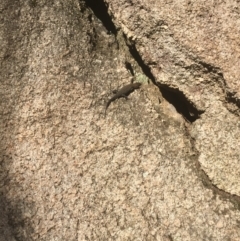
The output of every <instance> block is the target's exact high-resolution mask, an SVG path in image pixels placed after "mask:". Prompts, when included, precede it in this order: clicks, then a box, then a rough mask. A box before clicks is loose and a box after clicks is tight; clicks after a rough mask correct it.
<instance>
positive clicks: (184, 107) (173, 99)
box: [157, 83, 204, 123]
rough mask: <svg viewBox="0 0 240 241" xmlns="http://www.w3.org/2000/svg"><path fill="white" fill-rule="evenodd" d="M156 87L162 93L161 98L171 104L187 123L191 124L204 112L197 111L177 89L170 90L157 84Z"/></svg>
mask: <svg viewBox="0 0 240 241" xmlns="http://www.w3.org/2000/svg"><path fill="white" fill-rule="evenodd" d="M157 86H158V87H159V89H160V90H161V92H162V95H163V97H164V98H165V99H166V100H167V101H168V102H169V103H171V104H172V105H173V106H174V107H175V108H176V110H177V112H178V113H180V114H181V115H182V116H183V117H184V118H185V119H186V120H187V121H189V122H191V123H193V122H194V121H195V120H197V119H198V118H200V115H201V114H202V113H203V112H204V111H199V110H198V109H197V108H196V107H195V106H194V104H193V103H191V102H190V101H189V100H188V99H187V98H186V96H185V95H184V94H183V92H181V91H180V90H178V89H174V88H170V87H169V86H167V85H164V84H161V83H157Z"/></svg>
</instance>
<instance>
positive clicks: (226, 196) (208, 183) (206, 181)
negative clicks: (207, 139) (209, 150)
mask: <svg viewBox="0 0 240 241" xmlns="http://www.w3.org/2000/svg"><path fill="white" fill-rule="evenodd" d="M188 136H189V139H190V141H191V143H192V147H193V150H194V152H195V153H196V155H193V156H192V160H193V162H192V163H193V164H194V166H193V170H194V172H195V173H196V175H197V176H198V177H199V178H200V180H201V181H202V183H203V185H204V186H205V187H206V188H208V189H210V190H212V191H213V194H214V196H216V195H219V196H220V197H221V199H223V200H229V201H230V202H232V203H233V205H234V207H235V208H236V209H238V210H240V197H239V196H238V195H236V194H231V193H229V192H227V191H225V190H223V189H221V188H219V187H217V185H215V184H213V182H212V180H211V179H210V177H209V176H208V175H207V173H206V172H205V171H204V170H203V169H202V167H201V164H200V162H199V161H198V156H199V152H198V151H197V149H196V148H195V140H194V139H193V138H192V137H191V136H190V135H188Z"/></svg>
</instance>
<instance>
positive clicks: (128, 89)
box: [105, 82, 142, 115]
mask: <svg viewBox="0 0 240 241" xmlns="http://www.w3.org/2000/svg"><path fill="white" fill-rule="evenodd" d="M141 85H142V84H141V83H139V82H136V83H131V84H128V85H125V86H123V87H122V88H121V89H120V90H119V91H118V92H117V93H116V94H115V95H114V96H113V97H112V98H111V99H109V100H108V102H107V104H106V109H105V115H106V111H107V108H108V107H109V105H110V104H111V103H112V102H113V101H114V100H116V99H119V98H122V97H125V98H127V97H128V95H130V94H131V93H132V92H133V91H134V90H136V89H139V88H140V86H141Z"/></svg>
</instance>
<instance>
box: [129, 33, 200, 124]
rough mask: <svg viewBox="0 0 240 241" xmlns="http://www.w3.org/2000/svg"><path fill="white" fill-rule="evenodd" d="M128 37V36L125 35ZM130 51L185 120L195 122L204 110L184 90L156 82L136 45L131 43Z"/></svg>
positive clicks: (144, 71)
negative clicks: (195, 104)
mask: <svg viewBox="0 0 240 241" xmlns="http://www.w3.org/2000/svg"><path fill="white" fill-rule="evenodd" d="M125 38H126V37H125ZM128 47H129V51H130V53H131V55H132V56H133V58H134V59H135V60H136V62H137V63H138V65H139V66H140V67H141V69H142V71H143V73H144V74H145V75H146V76H147V77H148V78H149V79H150V80H151V81H152V82H153V83H154V84H155V85H156V86H158V88H159V90H160V91H161V93H162V95H163V97H164V98H165V99H166V100H167V101H168V102H169V103H171V104H172V105H173V106H174V107H175V108H176V110H177V112H178V113H180V114H181V115H182V116H183V117H184V119H185V120H187V121H188V122H191V123H192V122H194V121H195V120H197V119H198V118H199V117H200V115H201V114H202V113H203V111H199V110H198V109H197V108H196V107H195V106H194V104H193V103H191V102H190V101H189V100H188V99H187V98H186V96H185V95H184V94H183V92H181V91H179V90H178V89H174V88H171V87H169V86H167V85H164V84H161V83H159V82H156V80H155V78H154V76H153V74H152V72H151V69H150V67H149V66H147V65H146V64H145V63H144V61H143V60H142V58H141V56H140V54H139V53H138V51H137V49H136V47H135V46H134V45H129V46H128Z"/></svg>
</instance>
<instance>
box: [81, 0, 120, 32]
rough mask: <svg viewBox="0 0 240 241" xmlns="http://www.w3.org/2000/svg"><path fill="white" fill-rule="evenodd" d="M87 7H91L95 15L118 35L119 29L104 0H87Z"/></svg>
mask: <svg viewBox="0 0 240 241" xmlns="http://www.w3.org/2000/svg"><path fill="white" fill-rule="evenodd" d="M85 3H86V5H87V7H89V8H91V9H92V11H93V13H94V14H95V16H96V17H97V18H98V19H100V20H101V22H102V23H103V25H104V26H105V28H106V29H107V31H108V32H109V33H113V34H114V35H116V33H117V29H116V27H115V25H114V23H113V21H112V18H111V17H110V15H109V14H108V8H107V5H106V3H105V2H104V1H103V0H98V1H96V0H85Z"/></svg>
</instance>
